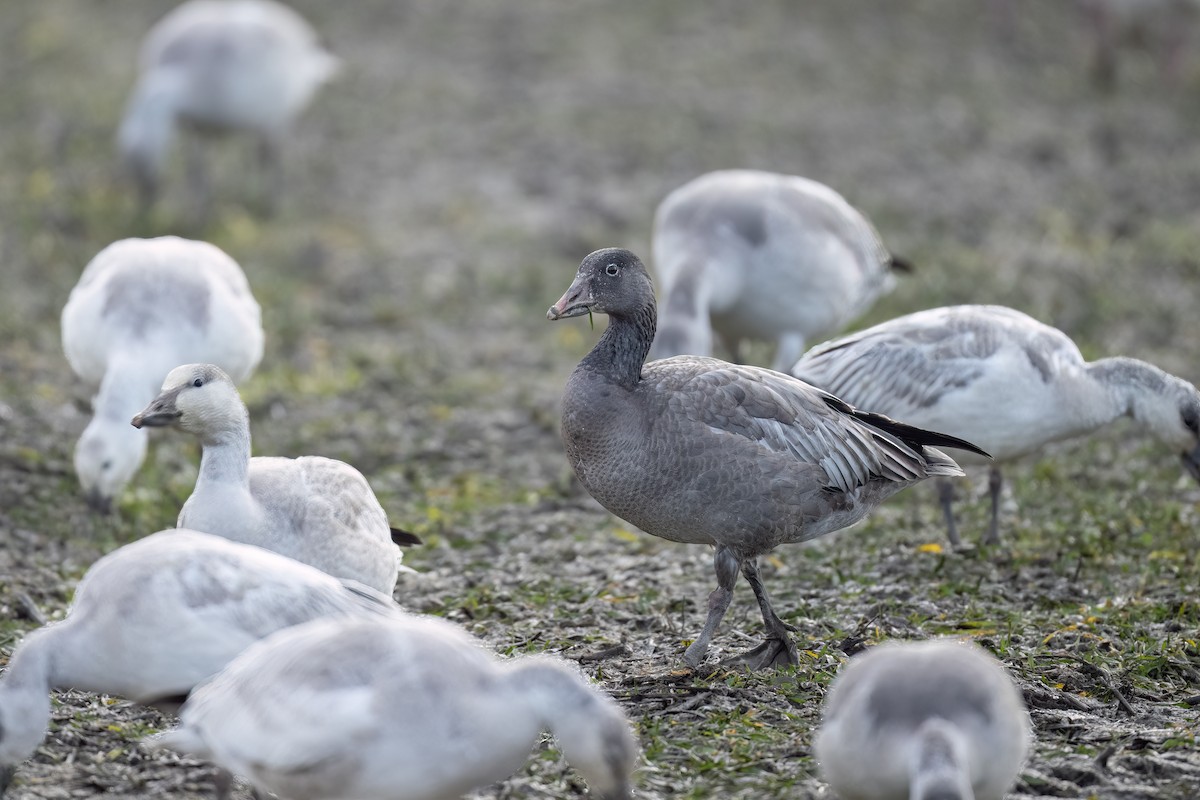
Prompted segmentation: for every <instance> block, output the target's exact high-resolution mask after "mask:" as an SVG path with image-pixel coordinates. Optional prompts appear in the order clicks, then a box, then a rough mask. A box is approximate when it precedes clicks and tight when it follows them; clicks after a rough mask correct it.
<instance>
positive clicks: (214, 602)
mask: <svg viewBox="0 0 1200 800" xmlns="http://www.w3.org/2000/svg"><path fill="white" fill-rule="evenodd" d="M400 613H401V612H400V610H399V608H398V607H397V606H396V605H395V604H394V603H393V602H392V600H391V598H390V597H387V596H385V595H382V594H380V593H378V592H374V591H372V590H370V589H367V588H366V587H361V586H351V585H346V584H343V583H342V582H340V581H338V580H337V579H335V578H332V577H330V576H329V575H326V574H325V573H323V572H321V571H319V570H316V569H313V568H312V567H308V566H305V565H304V564H299V563H297V562H295V561H293V560H292V559H290V558H284V557H283V556H280V555H277V554H275V553H271V552H268V551H266V550H263V549H262V548H259V547H250V546H247V545H242V544H237V543H235V542H231V541H229V540H228V539H224V538H222V537H219V536H210V535H208V534H206V533H198V532H196V531H188V530H178V529H175V530H167V531H160V532H159V533H155V534H152V535H150V536H147V537H145V538H144V539H140V540H138V541H136V542H133V543H132V544H128V545H126V546H124V547H122V548H120V549H118V550H115V551H113V552H112V553H109V554H108V555H107V556H105V557H103V558H101V559H100V560H99V561H97V562H96V563H95V564H93V565H92V567H91V568H90V569H89V570H88V572H87V574H86V575H84V577H83V580H82V581H80V583H79V586H78V588H77V589H76V590H75V599H74V602H73V603H72V605H71V608H70V610H69V611H68V613H67V617H66V619H64V620H63V621H61V622H57V623H53V624H50V625H47V626H45V627H44V628H41V629H39V630H37V631H34V632H33V633H31V634H29V635H28V636H26V637H25V639H24V640H23V641H22V642H21V644H20V645H19V646H18V647H17V650H16V652H15V653H14V655H13V657H12V660H11V661H10V662H9V666H8V668H7V669H6V670H5V672H4V674H3V678H2V679H0V795H2V794H3V789H4V786H5V785H6V783H7V778H8V777H9V776H11V773H12V770H13V768H14V767H15V766H16V765H17V764H19V763H21V762H22V761H24V760H25V759H26V758H28V757H29V756H30V755H31V754H32V753H33V751H34V749H35V748H36V747H37V745H38V743H39V742H41V740H42V737H43V736H45V733H46V726H47V725H48V723H49V720H50V699H49V692H50V690H51V689H55V688H59V689H68V688H73V689H80V690H85V691H93V692H103V693H111V694H118V695H121V696H123V697H126V698H128V699H130V700H134V701H136V702H139V703H144V704H150V703H170V702H174V703H177V702H178V701H179V700H181V699H182V695H186V694H187V693H188V692H189V691H191V689H192V687H194V686H195V685H196V684H197V683H199V682H200V681H202V680H204V679H206V678H208V677H209V676H210V675H212V674H213V673H215V672H216V671H217V670H219V669H220V668H222V667H223V666H225V664H226V663H228V662H229V660H230V659H232V658H233V657H234V656H235V655H237V654H238V653H240V652H241V651H242V650H243V649H245V648H246V647H247V646H248V645H249V644H251V643H252V642H255V641H257V640H258V639H261V638H262V637H264V636H266V635H268V634H270V633H273V632H275V631H277V630H279V629H281V628H285V627H288V626H290V625H296V624H298V623H301V622H307V621H309V620H313V619H317V618H319V617H324V616H338V617H353V616H392V615H399V614H400Z"/></svg>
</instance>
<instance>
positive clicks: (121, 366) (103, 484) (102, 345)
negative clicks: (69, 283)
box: [62, 236, 263, 509]
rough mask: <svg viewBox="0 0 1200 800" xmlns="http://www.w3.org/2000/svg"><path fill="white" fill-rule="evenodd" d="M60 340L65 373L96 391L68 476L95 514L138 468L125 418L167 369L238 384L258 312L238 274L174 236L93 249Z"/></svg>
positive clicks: (258, 348) (208, 250)
mask: <svg viewBox="0 0 1200 800" xmlns="http://www.w3.org/2000/svg"><path fill="white" fill-rule="evenodd" d="M62 339H63V352H64V353H66V356H67V361H69V362H70V364H71V368H72V369H73V370H74V371H75V373H76V374H77V375H78V376H79V377H80V378H82V379H83V380H84V381H86V382H87V383H88V384H89V385H90V386H98V387H99V393H98V394H97V395H96V397H95V401H94V406H95V416H94V417H93V419H92V421H91V423H90V424H89V425H88V426H87V428H86V429H85V430H84V432H83V436H82V437H81V438H80V439H79V443H78V444H77V445H76V448H75V471H76V473H77V474H78V475H79V481H80V483H81V484H82V486H83V489H84V492H85V493H86V495H87V498H88V500H89V502H90V503H91V504H92V506H93V507H95V508H97V509H107V508H108V507H109V506H110V504H111V502H112V500H113V498H114V497H115V496H116V495H117V493H119V492H120V491H121V489H122V488H123V487H124V486H125V484H127V483H128V482H129V480H130V479H131V478H132V477H133V475H134V473H135V472H137V470H138V467H140V466H141V463H142V459H143V457H144V456H145V452H146V434H145V433H144V432H141V431H137V430H134V429H133V428H131V427H130V426H129V418H130V416H132V415H133V414H134V413H135V412H137V410H138V409H140V408H142V407H143V406H144V405H145V404H146V403H147V401H149V400H150V399H151V398H152V397H154V395H155V394H156V393H157V392H158V387H159V386H160V385H161V384H162V379H163V377H164V376H165V375H166V374H167V373H168V372H169V371H170V370H171V369H172V368H173V367H175V366H176V365H178V364H181V363H184V362H190V361H208V362H212V363H214V364H218V365H219V366H220V367H221V368H222V369H224V370H225V371H226V372H228V373H229V374H230V375H231V376H232V377H233V378H234V379H235V380H239V381H240V380H242V379H244V378H246V377H247V376H248V375H249V374H250V373H251V372H252V371H253V370H254V368H255V367H256V366H257V365H258V362H259V359H260V358H261V357H262V351H263V331H262V321H261V314H260V311H259V307H258V303H257V302H255V300H254V297H253V295H251V293H250V287H249V286H248V285H247V283H246V276H245V275H244V274H243V273H242V270H241V268H240V267H239V266H238V265H237V263H236V262H234V260H233V259H232V258H230V257H229V256H227V255H226V254H225V253H224V252H222V251H221V250H220V249H218V248H217V247H214V246H213V245H211V244H208V243H206V242H196V241H191V240H188V239H180V238H178V237H175V236H164V237H161V238H158V239H122V240H121V241H118V242H114V243H113V244H110V245H109V246H108V247H106V248H104V249H103V250H101V251H100V252H99V253H98V254H97V255H96V257H95V258H93V259H92V260H91V262H90V263H89V264H88V265H87V267H86V268H85V269H84V271H83V275H82V276H80V278H79V283H78V284H77V285H76V286H75V288H74V289H73V290H72V291H71V296H70V298H69V299H68V300H67V304H66V306H65V307H64V308H63V312H62Z"/></svg>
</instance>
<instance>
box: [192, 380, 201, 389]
mask: <svg viewBox="0 0 1200 800" xmlns="http://www.w3.org/2000/svg"><path fill="white" fill-rule="evenodd" d="M203 385H204V381H203V379H201V378H196V380H194V381H192V386H195V387H196V388H197V389H199V388H200V387H201V386H203Z"/></svg>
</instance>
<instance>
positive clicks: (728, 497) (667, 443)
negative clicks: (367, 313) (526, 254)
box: [547, 248, 983, 667]
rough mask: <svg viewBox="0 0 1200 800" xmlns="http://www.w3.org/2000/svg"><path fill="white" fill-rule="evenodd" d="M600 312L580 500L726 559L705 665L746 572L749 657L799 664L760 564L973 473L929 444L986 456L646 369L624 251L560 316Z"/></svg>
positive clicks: (642, 286)
mask: <svg viewBox="0 0 1200 800" xmlns="http://www.w3.org/2000/svg"><path fill="white" fill-rule="evenodd" d="M592 311H597V312H600V313H604V314H608V317H609V325H608V329H607V330H606V331H605V332H604V335H603V336H602V337H600V341H599V342H597V344H596V346H595V348H593V350H592V351H591V352H590V353H588V355H587V356H586V357H585V358H584V359H583V360H582V361H581V362H580V363H579V366H578V367H576V368H575V371H574V372H573V373H572V375H571V378H570V380H568V381H567V386H566V390H565V391H564V394H563V411H562V437H563V443H564V445H565V446H566V451H567V458H568V460H569V461H570V462H571V466H572V467H573V468H574V469H575V474H576V475H577V476H578V477H579V480H580V482H581V483H582V484H583V486H584V488H586V489H587V490H588V492H590V493H591V495H592V496H593V497H595V498H596V499H597V500H598V501H599V502H600V503H601V505H603V506H604V507H605V508H607V509H608V510H609V511H611V512H612V513H614V514H616V515H617V516H619V517H621V518H622V519H625V520H628V521H629V522H631V523H633V524H634V525H637V526H638V527H639V528H641V529H642V530H644V531H646V532H647V533H650V534H653V535H655V536H660V537H662V538H664V539H670V540H672V541H676V542H691V543H696V544H709V545H713V546H714V547H716V556H715V566H716V572H717V588H716V589H715V590H714V591H713V593H712V595H711V596H710V597H709V600H708V618H707V621H706V622H705V624H704V629H703V631H702V632H701V633H700V636H699V637H698V638H697V639H696V640H695V641H694V642H693V643H692V644H691V645H690V646H689V647H688V649H687V652H686V654H685V656H684V657H685V660H686V661H687V663H689V664H691V665H692V666H696V665H698V664H699V663H700V662H701V661H702V660H703V658H704V654H705V651H706V650H707V649H708V644H709V640H710V639H711V637H712V635H713V633H714V631H715V630H716V628H717V625H718V624H719V623H720V621H721V618H722V617H723V616H724V614H725V611H726V609H728V607H729V603H730V600H731V599H732V597H733V587H734V583H735V582H736V581H737V576H738V572H739V570H740V571H741V573H742V574H743V575H745V576H746V580H747V581H748V582H749V584H750V588H751V589H753V590H754V595H755V597H756V598H757V599H758V604H759V607H760V608H761V610H762V615H763V622H764V624H765V625H766V628H767V633H768V639H767V641H766V642H764V643H763V644H762V645H761V646H759V647H758V648H756V649H754V650H751V651H750V652H749V653H746V654H745V655H744V656H743V657H741V658H740V659H738V661H740V662H741V663H745V664H747V665H749V666H752V667H762V666H767V665H771V664H775V663H791V664H795V663H796V662H797V653H796V645H795V644H794V643H793V642H792V640H791V637H790V636H789V635H788V633H787V626H786V625H784V623H783V622H782V621H781V620H780V619H779V618H778V617H777V616H776V615H775V612H774V611H773V610H772V608H771V603H770V601H769V600H768V598H767V593H766V591H765V590H764V589H763V585H762V581H761V580H760V578H759V574H758V567H757V559H758V557H759V556H760V555H762V554H764V553H766V552H769V551H770V550H772V549H773V548H774V547H776V546H777V545H780V544H785V543H788V542H801V541H804V540H806V539H811V538H813V537H816V536H820V535H822V534H825V533H829V532H831V531H835V530H838V529H840V528H844V527H846V526H848V525H851V524H853V523H854V522H857V521H858V520H860V519H862V518H863V517H864V516H866V515H867V514H868V513H869V512H870V511H871V510H872V509H873V508H874V507H875V506H876V505H878V504H879V503H880V502H882V501H883V500H884V499H886V498H887V497H890V496H891V495H893V494H895V493H896V492H898V491H900V490H901V489H903V488H904V487H906V486H909V485H911V484H914V483H917V482H919V481H922V480H924V479H925V478H929V477H933V476H938V475H961V474H962V471H961V470H960V469H959V468H958V465H957V464H955V463H954V461H952V460H951V459H950V458H949V457H947V456H946V455H945V454H944V453H942V452H940V451H938V450H936V449H934V447H933V445H943V446H950V447H959V448H964V449H968V450H973V451H974V452H978V453H982V452H983V451H981V450H979V449H978V448H977V447H975V446H974V445H972V444H970V443H968V442H964V441H962V440H960V439H956V438H953V437H950V436H945V435H942V434H939V433H934V432H931V431H923V430H920V429H919V428H913V427H910V426H908V425H904V424H901V423H898V422H895V421H893V420H890V419H888V418H886V417H882V416H879V415H876V414H870V413H865V412H861V411H858V410H856V409H854V408H851V407H850V406H849V405H847V404H846V403H843V402H842V401H841V400H839V399H838V398H836V397H834V396H833V395H831V394H829V393H827V392H824V391H821V390H820V389H815V388H813V387H812V386H809V385H808V384H806V383H804V382H802V381H798V380H796V379H794V378H791V377H789V376H787V375H783V374H781V373H778V372H772V371H771V370H766V369H759V368H756V367H745V366H737V365H734V364H728V363H726V362H724V361H718V360H716V359H712V358H702V357H697V356H677V357H675V358H667V359H662V360H660V361H652V362H650V363H645V361H646V354H647V352H648V351H649V349H650V342H651V341H652V340H653V339H654V327H655V302H654V290H653V287H652V286H651V283H650V276H649V275H648V274H647V273H646V268H645V267H644V266H643V265H642V262H641V261H640V260H638V258H637V256H635V255H634V254H633V253H630V252H629V251H628V250H621V249H617V248H610V249H606V250H597V251H596V252H594V253H592V254H590V255H589V256H588V257H587V258H585V259H584V260H583V263H582V264H580V266H579V272H578V274H577V275H576V276H575V280H574V282H573V283H572V284H571V287H570V288H569V289H567V292H566V293H565V294H564V295H563V296H562V298H561V299H560V300H559V301H558V302H557V303H555V304H554V305H553V306H551V307H550V310H549V312H548V314H547V316H548V317H549V318H550V319H552V320H555V319H562V318H565V317H575V316H579V315H581V314H588V313H590V312H592Z"/></svg>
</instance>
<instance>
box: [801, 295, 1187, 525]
mask: <svg viewBox="0 0 1200 800" xmlns="http://www.w3.org/2000/svg"><path fill="white" fill-rule="evenodd" d="M791 371H792V374H793V375H795V376H796V377H798V378H800V379H802V380H805V381H807V382H809V383H811V384H813V385H814V386H820V387H821V388H822V389H825V390H827V391H829V392H832V393H833V394H836V395H837V396H838V397H840V398H842V399H843V400H845V401H846V402H848V403H851V404H853V405H855V406H858V407H860V408H869V409H871V410H872V411H877V412H879V413H881V414H887V415H888V416H890V417H896V418H898V419H903V420H905V421H907V422H911V423H913V424H914V425H923V426H925V425H927V426H929V427H932V428H937V429H938V430H942V431H946V432H948V433H952V434H954V435H955V436H961V437H963V438H966V439H969V440H971V441H972V442H976V443H978V444H979V445H980V446H981V447H983V448H985V449H986V450H987V451H988V452H989V453H991V454H992V456H994V457H995V459H996V463H995V464H993V465H992V469H991V480H990V489H991V498H992V516H991V523H990V525H989V527H988V532H987V535H986V537H985V541H986V542H989V543H993V542H996V541H997V540H998V534H997V531H998V527H999V508H1000V491H1001V488H1002V485H1003V477H1002V475H1001V472H1000V463H1001V462H1004V461H1007V460H1011V459H1015V458H1018V457H1020V456H1023V455H1027V454H1029V453H1033V452H1036V451H1037V450H1038V449H1040V448H1041V447H1043V446H1044V445H1046V444H1048V443H1050V442H1055V441H1059V440H1062V439H1070V438H1073V437H1077V436H1084V435H1086V434H1089V433H1091V432H1093V431H1096V430H1100V429H1101V428H1105V427H1108V426H1109V425H1110V424H1112V423H1113V422H1114V421H1115V420H1117V419H1119V418H1120V417H1123V416H1128V417H1132V418H1133V419H1134V420H1135V421H1136V422H1137V423H1138V424H1139V425H1140V426H1141V427H1142V428H1143V429H1145V431H1146V432H1147V433H1149V434H1150V435H1152V436H1153V437H1154V438H1156V439H1158V440H1159V441H1161V442H1163V443H1164V444H1166V445H1167V446H1168V447H1170V448H1171V449H1173V450H1174V451H1175V452H1177V453H1182V457H1183V464H1184V466H1185V468H1186V469H1187V471H1188V472H1189V473H1190V474H1191V476H1192V477H1193V478H1195V479H1196V480H1198V481H1200V394H1198V393H1197V392H1196V387H1194V386H1193V385H1192V384H1190V383H1188V382H1187V381H1184V380H1181V379H1179V378H1176V377H1174V376H1173V375H1168V374H1167V373H1165V372H1163V371H1162V370H1160V369H1159V368H1158V367H1155V366H1152V365H1150V364H1147V363H1145V362H1143V361H1137V360H1135V359H1132V358H1105V359H1101V360H1099V361H1094V362H1091V363H1088V362H1086V361H1084V360H1083V356H1082V355H1081V354H1080V352H1079V348H1078V347H1076V346H1075V343H1074V342H1072V341H1071V340H1070V339H1069V338H1067V336H1066V334H1064V333H1063V332H1062V331H1060V330H1058V329H1057V328H1052V327H1050V326H1049V325H1044V324H1042V323H1040V322H1038V321H1037V320H1035V319H1033V318H1032V317H1029V316H1027V315H1025V314H1022V313H1021V312H1019V311H1014V310H1013V309H1011V308H1005V307H1004V306H984V305H966V306H948V307H945V308H933V309H929V310H928V311H920V312H917V313H915V314H908V315H907V316H903V317H897V318H896V319H893V320H890V321H888V322H884V323H882V324H880V325H876V326H875V327H873V328H868V329H866V330H864V331H860V332H858V333H853V334H850V335H849V336H845V337H842V338H840V339H835V340H833V341H831V342H826V343H825V344H822V345H819V346H817V347H814V348H813V349H812V350H810V351H809V352H808V353H806V354H805V355H804V357H803V358H801V359H800V360H799V361H798V362H796V364H795V365H794V366H793V367H792V370H791ZM968 458H969V457H968ZM939 490H940V491H939V493H940V497H941V503H942V508H943V512H944V514H945V517H946V525H947V528H948V530H949V536H950V540H951V542H953V543H955V544H957V543H958V541H959V537H958V530H957V526H956V525H955V522H954V514H953V511H952V508H951V502H952V500H953V489H952V487H951V486H950V484H949V483H948V482H943V483H942V484H941V485H940V486H939Z"/></svg>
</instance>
